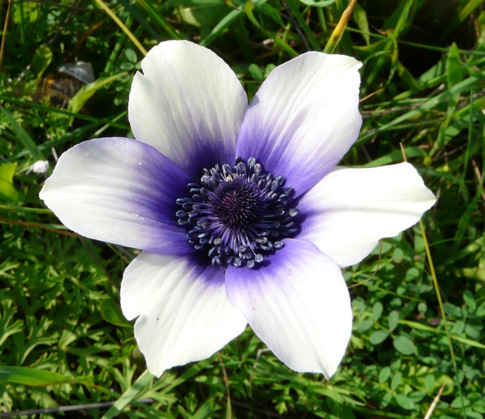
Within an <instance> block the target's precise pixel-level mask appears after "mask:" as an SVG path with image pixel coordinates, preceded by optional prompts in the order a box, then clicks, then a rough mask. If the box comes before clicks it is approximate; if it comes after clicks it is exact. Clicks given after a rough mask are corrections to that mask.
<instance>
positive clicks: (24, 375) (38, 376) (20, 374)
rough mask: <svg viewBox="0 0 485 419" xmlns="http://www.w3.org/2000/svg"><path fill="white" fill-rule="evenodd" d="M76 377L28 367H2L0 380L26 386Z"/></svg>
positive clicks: (64, 381) (66, 381) (46, 383)
mask: <svg viewBox="0 0 485 419" xmlns="http://www.w3.org/2000/svg"><path fill="white" fill-rule="evenodd" d="M75 381H76V379H75V378H73V377H69V376H67V375H63V374H59V373H56V372H50V371H45V370H38V369H35V368H27V367H0V382H4V383H12V384H23V385H26V386H47V385H54V384H59V383H71V382H75Z"/></svg>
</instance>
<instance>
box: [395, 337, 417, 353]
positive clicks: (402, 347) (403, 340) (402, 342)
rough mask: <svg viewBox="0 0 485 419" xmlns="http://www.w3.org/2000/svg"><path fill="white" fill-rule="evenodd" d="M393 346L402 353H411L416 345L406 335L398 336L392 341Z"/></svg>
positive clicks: (414, 350) (414, 351)
mask: <svg viewBox="0 0 485 419" xmlns="http://www.w3.org/2000/svg"><path fill="white" fill-rule="evenodd" d="M393 344H394V348H396V350H397V351H398V352H400V353H402V354H403V355H412V354H414V353H416V346H415V345H414V343H413V342H412V341H411V340H410V339H409V338H407V337H406V336H398V337H397V338H396V339H394V341H393Z"/></svg>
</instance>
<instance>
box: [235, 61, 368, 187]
mask: <svg viewBox="0 0 485 419" xmlns="http://www.w3.org/2000/svg"><path fill="white" fill-rule="evenodd" d="M360 66H361V63H360V62H358V61H356V60H355V59H353V58H351V57H346V56H343V55H328V54H323V53H320V52H308V53H306V54H303V55H300V56H299V57H297V58H294V59H292V60H291V61H289V62H287V63H285V64H283V65H281V66H279V67H277V68H276V69H275V70H273V72H272V73H271V74H270V75H269V77H268V79H267V80H266V81H265V82H264V83H263V85H262V86H261V89H260V90H259V91H258V93H257V94H256V96H255V97H254V99H253V101H252V102H251V106H250V107H249V109H248V112H247V113H246V116H245V118H244V122H243V125H242V127H241V134H240V137H239V140H238V143H237V147H236V154H237V155H238V156H241V157H242V158H248V157H251V156H252V157H255V158H256V159H257V160H259V161H260V163H262V164H263V166H264V168H265V169H266V170H267V171H270V172H272V173H273V174H274V175H282V176H285V177H286V179H287V185H289V186H292V187H293V189H294V190H295V192H296V196H298V195H301V194H303V193H304V192H305V191H307V190H308V189H309V188H311V187H312V186H313V185H314V184H315V183H317V182H318V181H319V180H320V179H321V178H322V177H323V176H324V175H325V174H326V173H328V172H329V171H330V170H332V169H333V168H334V167H335V165H336V164H337V162H338V161H339V160H340V159H341V158H342V157H343V155H344V154H345V153H346V152H347V150H348V149H349V148H350V146H351V145H352V144H353V143H354V142H355V140H356V139H357V137H358V135H359V130H360V126H361V123H362V118H361V116H360V113H359V109H358V106H359V85H360V76H359V72H358V70H359V68H360Z"/></svg>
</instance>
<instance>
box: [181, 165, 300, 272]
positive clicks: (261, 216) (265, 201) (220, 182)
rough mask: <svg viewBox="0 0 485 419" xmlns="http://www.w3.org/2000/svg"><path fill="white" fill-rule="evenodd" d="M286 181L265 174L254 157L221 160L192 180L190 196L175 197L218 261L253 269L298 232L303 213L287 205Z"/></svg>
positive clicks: (191, 236) (196, 239) (194, 239)
mask: <svg viewBox="0 0 485 419" xmlns="http://www.w3.org/2000/svg"><path fill="white" fill-rule="evenodd" d="M285 182H286V179H285V178H284V177H283V176H274V175H273V174H272V173H266V172H264V170H263V167H262V166H261V164H260V163H258V162H257V161H256V159H255V158H254V157H250V158H249V159H248V160H247V161H246V162H244V161H242V160H241V159H239V158H238V159H236V161H235V163H234V165H233V166H230V165H228V164H223V165H222V166H220V165H218V164H216V165H215V166H214V167H212V168H211V169H203V170H202V176H201V177H200V178H193V179H191V182H190V183H189V184H188V185H187V188H188V191H189V196H187V197H182V198H178V199H177V200H176V201H175V202H176V204H177V205H179V206H180V207H181V208H182V209H179V210H178V211H177V212H176V213H175V216H176V217H177V222H178V224H179V225H180V226H183V227H184V228H186V229H187V231H188V232H187V239H188V240H189V242H190V243H191V244H192V245H193V246H194V248H195V249H196V250H201V251H202V250H204V251H205V252H206V254H207V257H208V258H209V260H210V261H211V263H212V264H213V265H223V266H227V265H229V264H232V265H233V266H236V267H240V266H247V267H249V268H254V267H255V266H256V264H261V263H262V262H263V261H264V260H265V256H266V257H267V256H268V255H269V254H271V253H273V252H275V251H276V250H278V249H281V248H282V247H283V246H284V242H283V241H282V239H284V238H286V237H291V236H294V235H295V234H296V233H297V232H298V230H299V228H298V226H299V222H298V215H299V214H300V211H299V210H298V209H297V208H294V207H291V205H290V204H288V200H289V199H290V197H291V196H292V195H293V189H292V188H291V187H289V186H284V185H285Z"/></svg>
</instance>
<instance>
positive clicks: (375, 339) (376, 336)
mask: <svg viewBox="0 0 485 419" xmlns="http://www.w3.org/2000/svg"><path fill="white" fill-rule="evenodd" d="M388 336H389V332H388V331H387V330H376V331H375V332H374V333H372V335H370V338H369V341H370V343H372V344H373V345H379V344H381V343H382V342H384V341H385V340H386V338H387V337H388Z"/></svg>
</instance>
